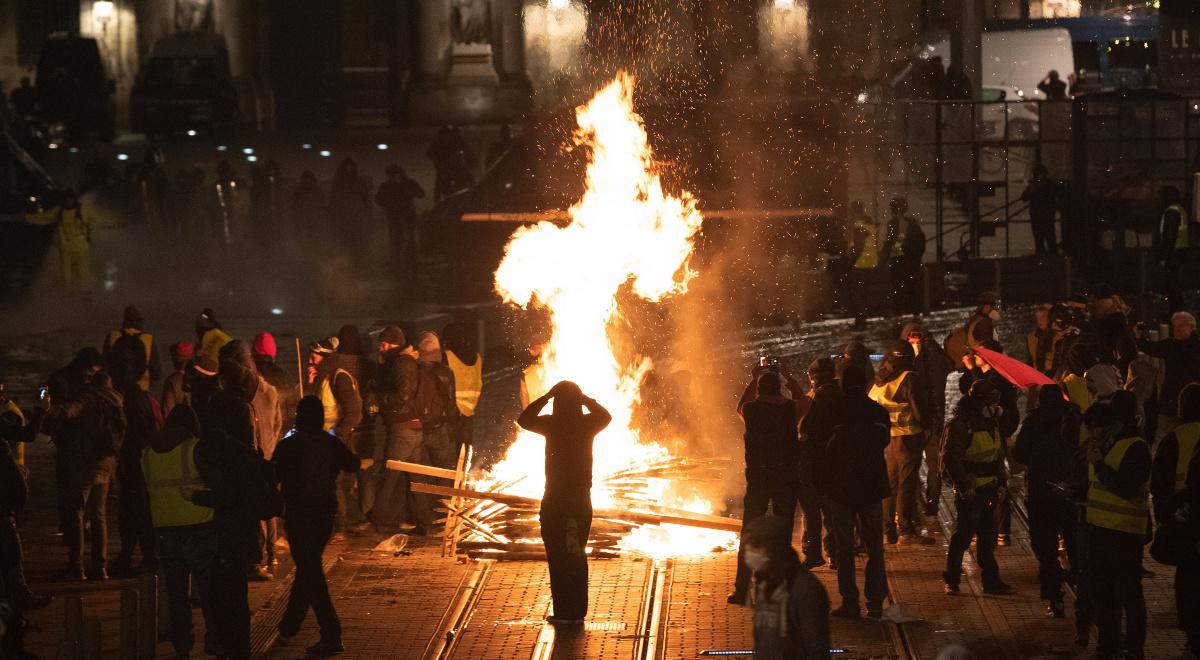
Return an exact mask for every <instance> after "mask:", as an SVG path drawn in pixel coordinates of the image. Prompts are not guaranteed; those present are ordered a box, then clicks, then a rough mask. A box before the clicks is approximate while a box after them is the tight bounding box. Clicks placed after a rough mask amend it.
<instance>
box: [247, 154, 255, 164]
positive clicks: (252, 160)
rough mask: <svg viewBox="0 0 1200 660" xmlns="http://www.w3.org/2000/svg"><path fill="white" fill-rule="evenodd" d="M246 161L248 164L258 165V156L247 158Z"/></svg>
mask: <svg viewBox="0 0 1200 660" xmlns="http://www.w3.org/2000/svg"><path fill="white" fill-rule="evenodd" d="M246 161H247V162H251V163H257V162H258V156H246Z"/></svg>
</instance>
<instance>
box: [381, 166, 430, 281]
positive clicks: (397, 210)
mask: <svg viewBox="0 0 1200 660" xmlns="http://www.w3.org/2000/svg"><path fill="white" fill-rule="evenodd" d="M386 172H387V180H386V181H384V182H383V183H381V184H380V185H379V190H378V192H376V193H375V203H376V204H378V205H379V207H380V208H382V209H383V213H384V216H385V217H386V218H387V224H388V238H389V239H390V243H391V248H392V249H391V254H392V262H393V263H394V264H395V265H396V266H400V267H402V268H404V269H405V270H407V271H408V272H413V271H414V270H415V269H416V265H417V208H416V205H415V204H414V201H415V200H417V199H421V198H424V197H425V189H424V188H422V187H421V184H419V183H417V182H416V181H414V180H413V179H410V178H408V175H407V174H406V173H405V172H404V168H403V167H400V166H399V165H396V164H395V163H392V164H391V165H388V166H387V171H386Z"/></svg>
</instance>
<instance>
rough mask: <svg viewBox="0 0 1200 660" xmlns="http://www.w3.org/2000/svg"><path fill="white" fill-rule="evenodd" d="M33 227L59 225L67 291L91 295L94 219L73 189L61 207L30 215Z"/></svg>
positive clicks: (64, 195) (60, 256)
mask: <svg viewBox="0 0 1200 660" xmlns="http://www.w3.org/2000/svg"><path fill="white" fill-rule="evenodd" d="M27 220H28V221H29V222H30V223H32V224H38V225H56V226H57V227H58V229H57V230H56V231H55V236H56V242H57V244H58V260H59V267H60V269H61V271H60V272H61V273H62V282H63V290H64V291H65V292H66V293H68V294H81V293H90V292H91V290H92V285H93V280H94V277H93V275H92V260H91V252H92V218H91V214H90V213H84V209H83V207H82V205H81V204H80V202H79V197H78V196H77V195H76V194H75V191H73V190H71V189H69V188H68V189H67V190H64V191H63V192H62V193H61V197H60V199H59V200H58V204H57V205H56V206H54V207H52V208H48V209H45V210H42V211H41V212H39V213H36V214H33V215H30V216H29V217H28V218H27Z"/></svg>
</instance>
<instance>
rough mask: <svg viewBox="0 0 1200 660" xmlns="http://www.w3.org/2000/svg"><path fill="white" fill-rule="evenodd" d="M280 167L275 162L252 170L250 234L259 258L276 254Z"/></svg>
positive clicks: (261, 164) (258, 165)
mask: <svg viewBox="0 0 1200 660" xmlns="http://www.w3.org/2000/svg"><path fill="white" fill-rule="evenodd" d="M279 179H280V176H279V167H278V166H277V165H275V162H274V161H271V162H268V163H258V164H255V165H254V166H253V167H251V168H250V233H251V235H252V236H253V238H254V249H255V251H256V252H257V253H258V255H259V256H263V257H269V256H270V255H271V253H272V252H274V249H275V244H276V242H277V241H278V233H279V209H278V199H279V187H280V180H279Z"/></svg>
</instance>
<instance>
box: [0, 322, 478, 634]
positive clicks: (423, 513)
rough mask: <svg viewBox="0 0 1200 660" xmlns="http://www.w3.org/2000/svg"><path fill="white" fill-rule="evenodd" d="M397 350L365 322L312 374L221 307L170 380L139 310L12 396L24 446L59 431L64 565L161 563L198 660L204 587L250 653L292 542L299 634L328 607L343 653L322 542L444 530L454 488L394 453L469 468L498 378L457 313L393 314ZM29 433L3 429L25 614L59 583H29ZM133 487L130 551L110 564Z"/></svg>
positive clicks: (176, 351) (324, 343) (175, 629)
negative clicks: (196, 610) (25, 557)
mask: <svg viewBox="0 0 1200 660" xmlns="http://www.w3.org/2000/svg"><path fill="white" fill-rule="evenodd" d="M378 349H379V350H378V358H377V359H372V358H371V357H369V355H370V354H371V352H372V351H371V350H369V348H368V343H367V336H366V335H364V334H363V333H362V332H361V331H360V330H359V329H358V328H357V327H355V326H353V325H345V326H343V327H342V328H341V329H340V330H339V331H338V332H337V334H336V335H332V336H329V337H327V338H324V339H321V340H318V341H315V342H313V343H312V344H311V345H310V346H309V350H308V364H307V367H306V369H305V370H304V372H303V373H302V374H300V375H299V378H292V377H291V376H289V375H288V374H287V373H286V372H285V371H284V370H283V369H282V368H281V367H280V366H279V365H277V364H275V357H276V350H277V347H276V343H275V338H274V337H273V336H272V335H271V334H270V333H269V332H260V333H258V334H257V335H256V336H254V337H253V339H252V341H249V342H247V341H244V340H241V339H235V338H233V337H232V336H231V335H230V334H228V333H227V332H225V330H223V329H222V327H221V324H220V322H219V321H218V320H217V317H216V314H215V313H214V312H213V311H212V310H211V309H204V310H203V311H202V312H201V313H200V314H199V315H197V316H196V319H195V337H194V338H192V339H183V340H180V341H177V342H175V343H172V344H171V345H170V347H169V354H170V359H171V363H170V373H167V374H165V376H164V371H167V370H166V369H164V368H163V365H162V364H161V363H160V361H159V358H158V353H159V347H158V344H157V341H156V339H155V338H154V337H153V336H152V335H151V334H150V333H147V332H145V322H144V319H143V318H142V315H141V313H140V312H139V311H138V310H137V309H136V308H135V307H132V306H131V307H128V308H126V310H125V312H124V315H123V318H122V322H121V324H120V327H119V328H117V329H115V330H113V331H112V332H110V333H109V334H108V335H107V336H106V337H104V341H103V343H102V347H101V348H93V347H88V348H83V349H81V350H79V351H78V353H77V354H76V355H75V357H74V358H73V359H72V360H71V362H70V363H69V364H67V365H66V366H64V367H63V368H61V369H59V370H58V371H56V372H54V373H53V374H51V375H50V376H49V378H48V379H47V380H46V384H45V386H44V387H43V388H42V390H41V392H40V397H39V405H38V406H37V407H36V408H35V409H33V410H28V411H26V410H21V409H20V408H19V407H17V406H15V405H13V404H10V403H6V407H5V409H4V411H3V422H4V426H3V430H4V438H5V440H6V441H10V442H20V441H24V442H31V441H33V440H34V439H35V438H37V437H39V436H42V435H46V436H49V437H50V439H51V440H52V442H53V444H54V447H55V472H56V484H57V498H58V499H57V510H58V517H59V524H60V528H61V531H62V534H63V543H64V545H65V546H66V549H65V562H64V568H63V570H62V572H61V573H60V574H59V575H58V576H57V577H58V579H62V580H87V581H103V580H107V579H109V577H110V575H111V576H121V577H125V576H131V575H134V574H139V573H144V572H148V571H157V572H158V574H159V575H160V576H162V579H163V580H164V582H165V584H166V587H167V598H168V601H169V607H168V609H169V612H170V639H171V642H172V643H173V644H174V647H175V649H176V651H177V654H178V656H179V657H189V654H190V653H191V651H192V649H193V646H194V645H195V643H196V641H195V639H194V635H193V626H192V612H191V593H192V590H193V589H194V591H195V593H196V595H197V597H198V598H199V601H200V603H201V609H202V611H203V615H204V619H205V631H206V634H205V639H204V640H203V648H204V650H205V652H206V653H208V654H209V655H216V656H219V657H229V658H245V657H249V655H250V610H249V605H248V600H247V585H248V582H249V581H250V580H271V579H273V577H274V573H273V571H274V567H275V566H276V565H277V564H278V560H277V558H276V551H277V550H278V549H280V548H285V547H286V548H287V549H288V551H289V552H290V555H291V557H292V561H293V562H294V564H295V568H296V573H295V581H294V582H293V586H292V589H291V595H290V600H289V602H288V606H287V610H286V612H285V614H284V616H283V618H282V620H281V621H280V623H279V626H278V635H279V639H280V640H281V641H283V642H286V641H287V640H288V639H290V638H292V637H294V636H295V635H296V634H298V632H299V630H300V627H301V624H302V622H303V620H304V618H305V616H306V614H307V611H308V610H309V609H310V608H311V609H312V610H313V612H314V614H315V616H316V619H317V622H318V624H319V626H320V631H321V638H320V641H319V642H318V643H317V644H316V645H314V646H312V647H311V648H309V649H308V653H309V654H310V655H315V656H320V655H329V654H334V653H339V652H341V651H342V649H343V647H342V642H341V628H340V623H339V621H338V617H337V614H336V612H335V610H334V607H333V604H332V601H331V599H330V597H329V591H328V587H327V585H326V583H325V576H324V572H323V569H322V564H321V555H322V552H323V551H324V550H325V548H326V546H327V544H330V543H340V542H344V541H345V540H346V536H347V535H372V536H376V537H379V536H389V535H391V534H394V533H397V532H406V533H408V534H412V535H432V534H436V533H438V529H437V527H438V525H439V523H438V522H437V521H436V520H435V518H434V506H435V502H436V498H434V497H433V496H429V495H423V494H421V493H418V492H416V491H415V490H414V489H412V488H411V483H412V482H414V481H418V480H424V479H426V478H425V477H422V476H420V475H411V478H410V473H408V472H404V471H401V470H396V469H390V468H387V467H386V463H385V461H387V460H398V461H404V462H409V463H421V464H424V465H428V466H434V467H439V468H450V469H453V468H454V466H455V463H456V460H457V457H458V455H459V451H460V448H461V447H463V446H464V445H469V444H471V442H472V433H473V431H472V429H473V426H472V423H471V418H472V415H473V413H474V409H475V406H476V404H477V403H478V401H479V396H480V393H481V390H482V382H483V380H482V369H483V358H482V356H481V355H480V354H479V352H478V351H477V349H476V348H475V346H474V341H473V334H472V333H469V332H467V331H466V330H464V329H463V328H462V327H460V326H458V325H456V324H451V325H449V326H447V327H446V328H445V330H444V331H443V332H442V333H441V334H438V333H435V332H432V331H424V332H421V333H419V334H417V335H416V336H415V338H413V339H412V340H410V339H409V338H408V335H406V333H405V332H404V330H403V329H401V328H400V327H398V326H395V325H391V326H387V327H385V328H383V329H382V331H381V332H379V334H378ZM456 383H461V386H458V385H456ZM377 425H378V426H379V427H380V428H381V429H382V432H381V433H379V434H376V427H377ZM10 442H3V443H0V445H3V448H4V450H5V452H4V457H3V458H4V460H3V461H0V470H2V471H4V473H5V475H4V476H5V479H4V501H3V502H2V503H0V504H2V508H3V510H4V512H5V518H4V525H3V526H2V527H0V530H2V532H3V534H2V535H0V541H3V551H4V553H3V557H4V558H5V562H6V569H5V572H4V575H3V580H0V585H2V586H3V589H2V590H0V592H2V593H0V596H2V597H0V601H4V602H6V603H10V604H11V606H12V607H13V608H14V609H15V611H16V612H17V613H20V612H23V611H26V610H29V609H34V608H37V607H41V606H44V605H46V604H47V603H48V602H49V598H48V597H46V596H44V595H42V594H39V593H36V592H35V591H33V590H32V589H31V588H30V587H29V585H28V583H27V582H26V580H25V577H24V571H23V569H22V567H21V556H20V543H19V538H18V536H17V529H16V515H17V514H18V513H19V512H20V511H21V509H22V508H23V506H24V504H25V498H26V497H27V489H26V486H25V473H24V471H23V469H22V467H21V466H19V465H18V463H17V461H16V460H15V454H14V453H13V452H12V451H10V450H11V446H10ZM377 445H378V446H377ZM13 475H15V478H11V477H13ZM428 480H430V481H432V480H433V479H432V478H430V479H428ZM113 485H115V486H116V489H117V493H118V497H117V527H118V538H119V546H120V548H119V552H118V553H117V555H116V557H115V558H114V559H112V560H110V558H109V552H108V538H109V536H108V528H107V518H108V512H107V501H108V494H109V490H110V488H111V487H112V486H113ZM88 539H90V553H89V554H88V555H87V556H86V558H85V553H84V545H85V541H86V540H88ZM189 584H190V585H191V588H189ZM11 637H12V636H11V635H10V636H6V640H7V639H10V638H11ZM5 657H8V656H7V655H6V656H5Z"/></svg>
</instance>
